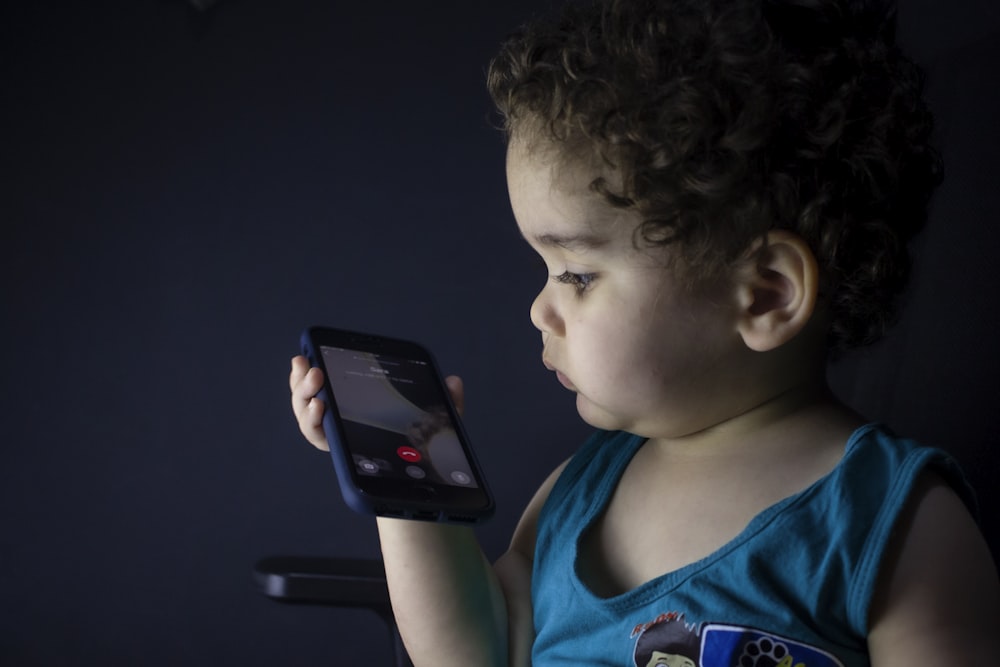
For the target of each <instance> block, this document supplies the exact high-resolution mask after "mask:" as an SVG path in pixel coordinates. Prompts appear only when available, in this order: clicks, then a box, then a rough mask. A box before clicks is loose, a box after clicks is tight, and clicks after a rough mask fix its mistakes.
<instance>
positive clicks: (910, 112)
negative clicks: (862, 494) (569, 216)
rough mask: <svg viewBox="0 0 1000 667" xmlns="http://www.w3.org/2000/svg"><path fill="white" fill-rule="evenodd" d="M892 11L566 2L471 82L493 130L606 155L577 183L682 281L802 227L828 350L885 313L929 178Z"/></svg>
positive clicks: (842, 0) (867, 1) (568, 153)
mask: <svg viewBox="0 0 1000 667" xmlns="http://www.w3.org/2000/svg"><path fill="white" fill-rule="evenodd" d="M895 23H896V8H895V4H894V3H893V2H891V1H890V0H597V1H593V0H592V1H588V2H571V3H570V4H568V5H567V6H566V7H565V8H564V9H563V11H562V12H561V13H560V14H559V15H558V16H555V17H553V18H551V19H539V20H536V21H533V22H531V23H529V24H527V25H525V26H523V27H522V28H521V29H519V31H518V32H516V33H515V34H514V35H512V36H511V37H510V38H509V39H508V40H507V41H506V42H505V44H504V45H503V47H502V48H501V50H500V52H499V53H498V55H497V56H496V57H495V58H494V59H493V61H492V62H491V63H490V68H489V75H488V84H489V90H490V94H491V95H492V97H493V100H494V102H495V104H496V107H497V110H498V112H499V113H500V115H501V117H502V121H503V126H504V128H505V130H506V132H507V134H508V138H510V137H512V136H523V137H525V138H529V139H531V140H538V139H544V140H548V141H549V142H550V143H551V145H552V146H555V147H558V148H559V149H560V150H559V151H558V152H559V153H560V154H561V155H563V156H564V157H566V158H567V159H574V158H578V157H580V156H581V155H589V156H590V157H591V158H593V159H599V160H601V161H603V163H604V164H606V165H608V166H610V167H613V168H615V169H616V170H617V174H618V175H619V176H620V177H621V179H622V180H621V183H620V184H619V185H617V186H612V185H611V184H610V183H609V182H608V181H607V180H606V179H604V178H597V179H595V180H594V181H593V182H592V183H591V187H592V189H593V190H595V191H597V192H600V193H601V194H603V195H604V196H605V197H606V199H607V201H608V202H609V203H610V204H611V205H613V206H617V207H623V208H629V209H633V210H635V211H636V212H637V213H638V214H639V215H640V216H641V218H642V220H643V222H642V224H641V225H640V227H639V229H638V230H637V241H639V240H642V241H645V242H647V243H651V244H668V243H677V244H678V247H679V248H681V253H680V254H681V257H682V261H683V264H684V267H685V269H687V270H686V271H685V273H688V274H689V275H693V276H694V278H693V279H694V280H698V279H706V278H708V277H710V276H712V275H718V273H719V272H720V271H721V270H723V269H724V267H726V266H728V265H730V264H731V263H732V262H733V261H734V260H735V259H736V258H738V257H739V256H740V255H741V254H742V253H744V252H745V251H746V250H747V248H748V247H749V245H750V244H751V243H752V242H753V241H754V240H755V239H759V238H763V237H764V236H765V235H766V233H767V232H768V231H769V230H772V229H787V230H791V231H793V232H795V233H796V234H798V235H799V236H801V237H802V238H803V239H805V241H806V242H807V243H808V244H809V246H810V248H811V249H812V250H813V252H814V254H815V255H816V258H817V261H818V263H819V267H820V276H821V277H820V294H821V298H823V299H824V300H825V302H826V303H827V304H828V307H829V310H830V315H831V320H832V322H831V326H830V331H829V338H828V342H829V348H830V349H831V350H832V351H840V350H844V349H848V348H851V347H856V346H859V345H863V344H867V343H870V342H872V341H874V340H877V339H878V338H880V337H881V336H882V335H883V334H884V332H885V330H886V329H887V328H888V327H889V325H890V324H891V323H892V321H893V320H894V316H895V310H896V308H895V302H896V301H897V297H898V295H899V294H900V293H901V292H902V290H903V288H904V287H905V285H906V282H907V279H908V276H909V272H910V260H909V252H908V247H907V246H908V242H909V240H910V239H911V238H912V237H913V236H914V235H915V234H916V233H917V232H918V231H919V230H920V229H921V228H922V227H923V226H924V224H925V222H926V219H927V207H928V203H929V200H930V196H931V193H932V192H933V190H934V188H935V187H936V186H937V185H938V184H939V183H940V181H941V174H942V169H941V160H940V156H939V153H938V152H937V151H936V150H935V149H934V148H933V147H932V146H931V143H930V138H931V134H932V125H933V123H932V117H931V114H930V112H929V110H928V108H927V105H926V104H925V102H924V100H923V87H924V77H923V73H922V71H921V70H920V69H919V68H918V67H917V65H916V64H915V63H913V62H912V61H911V60H909V59H908V58H907V57H905V56H904V55H903V54H902V53H901V51H900V49H899V48H898V47H897V45H896V38H895Z"/></svg>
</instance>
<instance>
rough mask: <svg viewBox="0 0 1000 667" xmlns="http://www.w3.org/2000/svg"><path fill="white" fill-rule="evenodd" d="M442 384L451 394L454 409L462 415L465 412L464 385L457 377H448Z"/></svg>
mask: <svg viewBox="0 0 1000 667" xmlns="http://www.w3.org/2000/svg"><path fill="white" fill-rule="evenodd" d="M444 383H445V384H446V385H448V392H449V393H450V394H451V401H452V403H454V404H455V409H457V410H458V414H462V412H464V411H465V383H463V382H462V378H460V377H458V376H457V375H449V376H448V377H446V378H445V379H444Z"/></svg>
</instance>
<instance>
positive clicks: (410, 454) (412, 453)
mask: <svg viewBox="0 0 1000 667" xmlns="http://www.w3.org/2000/svg"><path fill="white" fill-rule="evenodd" d="M396 455H397V456H399V458H401V459H403V460H404V461H406V462H407V463H418V462H419V461H420V459H422V458H423V457H422V456H420V452H418V451H417V450H415V449H414V448H413V447H400V448H399V449H397V450H396Z"/></svg>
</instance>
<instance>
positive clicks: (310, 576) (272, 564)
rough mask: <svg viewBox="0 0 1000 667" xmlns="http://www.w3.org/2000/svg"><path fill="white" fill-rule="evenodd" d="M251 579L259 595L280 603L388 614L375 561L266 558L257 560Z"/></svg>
mask: <svg viewBox="0 0 1000 667" xmlns="http://www.w3.org/2000/svg"><path fill="white" fill-rule="evenodd" d="M254 579H255V580H256V582H257V585H258V587H259V588H260V591H261V592H262V593H264V594H265V595H267V596H268V597H270V598H272V599H274V600H278V601H280V602H288V603H294V604H320V605H328V606H335V607H368V608H370V609H374V610H375V611H377V612H379V613H380V614H381V613H386V612H389V613H391V607H390V605H389V589H388V588H387V587H386V583H385V569H384V568H383V566H382V561H381V560H377V559H361V558H315V557H306V556H269V557H267V558H263V559H261V560H259V561H257V563H256V565H255V566H254Z"/></svg>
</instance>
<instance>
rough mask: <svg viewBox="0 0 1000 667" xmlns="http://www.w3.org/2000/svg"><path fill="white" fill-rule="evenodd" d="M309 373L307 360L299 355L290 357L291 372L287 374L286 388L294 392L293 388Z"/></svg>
mask: <svg viewBox="0 0 1000 667" xmlns="http://www.w3.org/2000/svg"><path fill="white" fill-rule="evenodd" d="M308 372H309V360H308V359H306V358H305V357H304V356H302V355H301V354H299V355H296V356H294V357H292V371H291V373H289V374H288V387H289V388H290V389H291V390H292V391H295V386H296V385H298V383H299V382H301V381H302V378H303V377H305V375H306V373H308Z"/></svg>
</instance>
